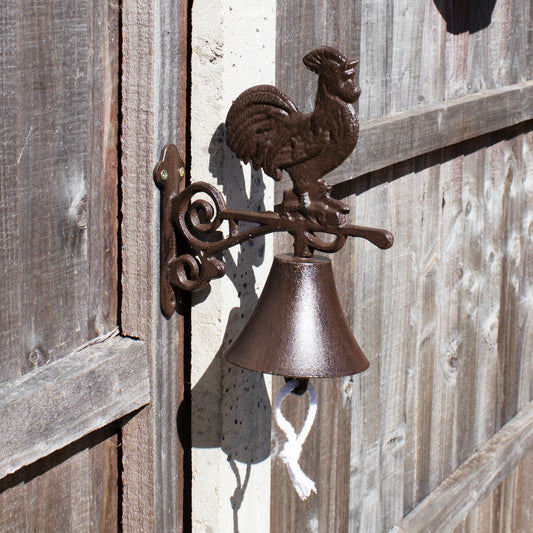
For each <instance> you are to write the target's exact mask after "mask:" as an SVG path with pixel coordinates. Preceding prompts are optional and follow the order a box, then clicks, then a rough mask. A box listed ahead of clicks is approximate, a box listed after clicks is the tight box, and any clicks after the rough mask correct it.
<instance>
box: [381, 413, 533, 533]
mask: <svg viewBox="0 0 533 533" xmlns="http://www.w3.org/2000/svg"><path fill="white" fill-rule="evenodd" d="M532 449H533V404H531V403H530V404H527V405H526V406H525V407H524V409H522V411H520V413H518V415H516V416H515V417H514V418H513V419H512V420H511V421H510V422H508V423H507V424H506V425H505V426H504V427H503V428H502V429H500V431H498V432H497V433H496V434H495V435H494V436H492V437H491V438H490V439H489V440H488V441H487V442H486V443H485V444H484V445H483V446H482V447H481V448H480V449H479V450H478V451H476V452H475V453H474V454H473V455H472V456H471V457H470V458H469V459H468V460H467V461H466V462H465V463H464V464H462V465H461V466H460V467H459V468H458V469H457V470H456V471H455V472H454V473H453V474H452V475H450V476H449V477H448V478H447V479H446V480H445V481H444V482H443V483H442V484H441V485H440V486H439V487H438V488H437V489H436V490H434V491H433V492H432V493H431V495H430V496H428V497H427V498H426V499H424V500H423V501H422V502H421V503H420V504H418V505H417V506H416V507H415V508H414V509H413V510H412V511H411V512H410V513H409V514H407V515H406V516H405V517H404V518H402V520H400V522H399V523H398V524H396V526H395V527H394V528H393V529H392V530H391V531H392V532H394V533H404V532H409V533H416V532H418V531H420V532H422V531H434V532H435V533H437V532H440V531H452V530H453V529H454V528H455V527H456V526H458V525H459V524H460V523H461V521H462V520H463V519H464V518H465V517H466V515H467V514H468V512H469V511H470V510H471V509H472V508H474V507H475V506H476V505H477V504H478V503H480V502H481V501H483V500H484V499H485V497H486V496H488V495H489V494H490V492H491V491H492V490H493V489H495V488H496V487H497V486H498V484H499V483H500V482H501V481H502V480H503V479H504V478H505V477H507V475H508V474H510V473H511V472H512V471H513V470H514V469H515V468H516V467H517V466H518V464H519V463H520V461H521V460H522V459H524V458H526V456H528V455H529V453H530V452H531V450H532ZM507 531H514V530H511V529H508V530H507Z"/></svg>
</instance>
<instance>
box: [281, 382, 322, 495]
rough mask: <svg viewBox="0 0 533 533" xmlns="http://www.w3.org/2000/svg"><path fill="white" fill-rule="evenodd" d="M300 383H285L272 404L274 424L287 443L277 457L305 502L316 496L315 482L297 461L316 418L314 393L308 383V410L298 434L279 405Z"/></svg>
mask: <svg viewBox="0 0 533 533" xmlns="http://www.w3.org/2000/svg"><path fill="white" fill-rule="evenodd" d="M299 384H300V382H299V381H298V380H297V379H293V380H291V381H289V382H287V383H286V384H285V385H284V386H283V387H282V389H281V390H280V391H279V393H278V395H277V396H276V400H275V402H274V416H275V419H276V423H277V424H278V426H279V427H280V429H281V430H282V431H283V432H284V433H285V435H286V437H287V442H286V443H285V445H284V446H283V449H282V450H281V452H280V453H279V457H280V458H281V460H282V461H283V463H284V464H285V465H286V467H287V470H288V472H289V476H290V477H291V481H292V484H293V486H294V488H295V490H296V492H297V493H298V496H299V497H300V499H302V500H306V499H307V498H308V497H309V496H310V495H311V493H312V492H314V493H315V494H316V486H315V482H314V481H313V480H312V479H310V478H309V477H307V476H306V475H305V473H304V472H303V470H302V469H301V468H300V465H299V463H298V460H299V459H300V454H301V453H302V446H303V444H304V442H305V439H307V436H308V435H309V431H310V430H311V427H312V426H313V422H314V421H315V416H316V409H317V406H316V392H315V389H314V387H313V385H311V383H309V384H308V385H307V392H308V393H309V409H308V411H307V417H306V419H305V422H304V425H303V427H302V430H301V431H300V433H298V434H296V431H294V428H293V427H292V424H291V423H290V422H289V421H288V420H287V419H286V418H285V417H284V416H283V414H282V412H281V404H282V402H283V400H284V399H285V398H286V397H287V396H288V395H289V394H290V393H291V392H292V391H293V390H294V389H295V388H296V387H298V385H299Z"/></svg>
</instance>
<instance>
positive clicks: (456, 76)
mask: <svg viewBox="0 0 533 533" xmlns="http://www.w3.org/2000/svg"><path fill="white" fill-rule="evenodd" d="M361 4H362V7H361V28H360V30H359V31H358V33H357V35H360V36H361V37H360V43H361V45H360V58H361V66H360V72H361V76H360V85H361V89H362V94H361V99H360V113H361V120H362V122H366V121H368V120H372V119H375V118H380V117H383V116H386V115H390V114H392V113H398V112H402V111H408V110H412V109H414V108H416V107H421V106H425V105H430V104H435V103H439V102H444V101H445V100H449V99H455V98H459V97H461V96H465V95H468V94H474V93H479V92H482V91H485V90H490V89H497V88H501V87H504V86H508V85H514V84H517V83H522V82H524V81H527V80H531V79H533V64H532V63H531V61H530V56H528V54H530V52H528V50H529V46H524V43H528V42H529V41H528V33H529V32H530V31H531V28H532V25H533V19H532V17H531V6H530V5H529V3H527V2H517V1H516V0H498V1H497V2H496V5H495V9H494V11H493V13H492V17H491V22H490V24H488V25H487V26H486V27H485V28H483V29H481V28H479V27H475V23H476V18H479V14H478V13H475V10H474V9H472V10H471V11H470V20H469V21H468V23H469V25H470V26H472V28H473V30H475V31H468V27H467V28H466V31H464V32H461V33H458V34H454V33H453V32H451V31H448V28H447V26H448V25H447V21H446V20H445V19H444V17H443V16H442V15H441V13H439V10H438V9H437V7H436V4H437V2H433V1H432V2H410V1H409V0H400V1H398V2H394V3H393V4H392V3H391V2H388V0H377V1H367V0H365V1H363V2H361ZM453 11H455V17H458V16H460V14H461V13H460V12H461V9H460V8H458V7H455V9H454V7H453V5H452V12H453ZM349 26H350V21H349V19H347V21H346V23H345V27H349ZM344 31H346V30H344ZM354 42H359V41H356V39H354Z"/></svg>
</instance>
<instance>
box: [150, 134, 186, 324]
mask: <svg viewBox="0 0 533 533" xmlns="http://www.w3.org/2000/svg"><path fill="white" fill-rule="evenodd" d="M184 176H185V164H184V163H183V160H182V159H181V157H180V154H179V151H178V148H177V146H176V145H174V144H167V145H166V146H165V147H164V148H163V150H162V151H161V158H160V160H159V162H158V164H157V166H156V167H155V169H154V182H155V184H156V185H157V187H158V189H159V190H160V191H161V204H160V205H161V208H160V209H161V214H160V217H161V221H160V232H161V235H160V251H159V259H160V265H159V270H160V272H159V291H160V297H159V298H160V303H161V311H163V314H164V315H165V316H166V317H167V318H168V317H170V316H172V314H173V313H174V311H175V310H176V295H175V293H174V288H173V286H172V285H173V284H172V283H171V282H170V279H169V264H170V262H171V260H172V259H173V258H175V257H176V254H177V250H176V235H175V233H174V228H173V227H172V220H171V217H170V207H171V203H172V200H173V199H174V198H175V197H176V196H177V195H178V193H179V192H181V191H182V190H183V189H184Z"/></svg>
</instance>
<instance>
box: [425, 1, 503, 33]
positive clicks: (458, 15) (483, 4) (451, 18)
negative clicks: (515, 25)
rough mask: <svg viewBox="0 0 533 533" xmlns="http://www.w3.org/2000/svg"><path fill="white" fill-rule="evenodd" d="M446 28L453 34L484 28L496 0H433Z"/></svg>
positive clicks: (472, 31)
mask: <svg viewBox="0 0 533 533" xmlns="http://www.w3.org/2000/svg"><path fill="white" fill-rule="evenodd" d="M433 1H434V3H435V6H436V7H437V9H438V10H439V12H440V14H441V15H442V18H444V20H445V21H446V29H447V30H448V31H449V32H450V33H453V34H454V35H459V34H460V33H465V32H469V33H476V32H477V31H480V30H482V29H484V28H486V27H487V26H488V25H489V24H490V22H491V18H492V12H493V10H494V6H495V5H496V0H433Z"/></svg>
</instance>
